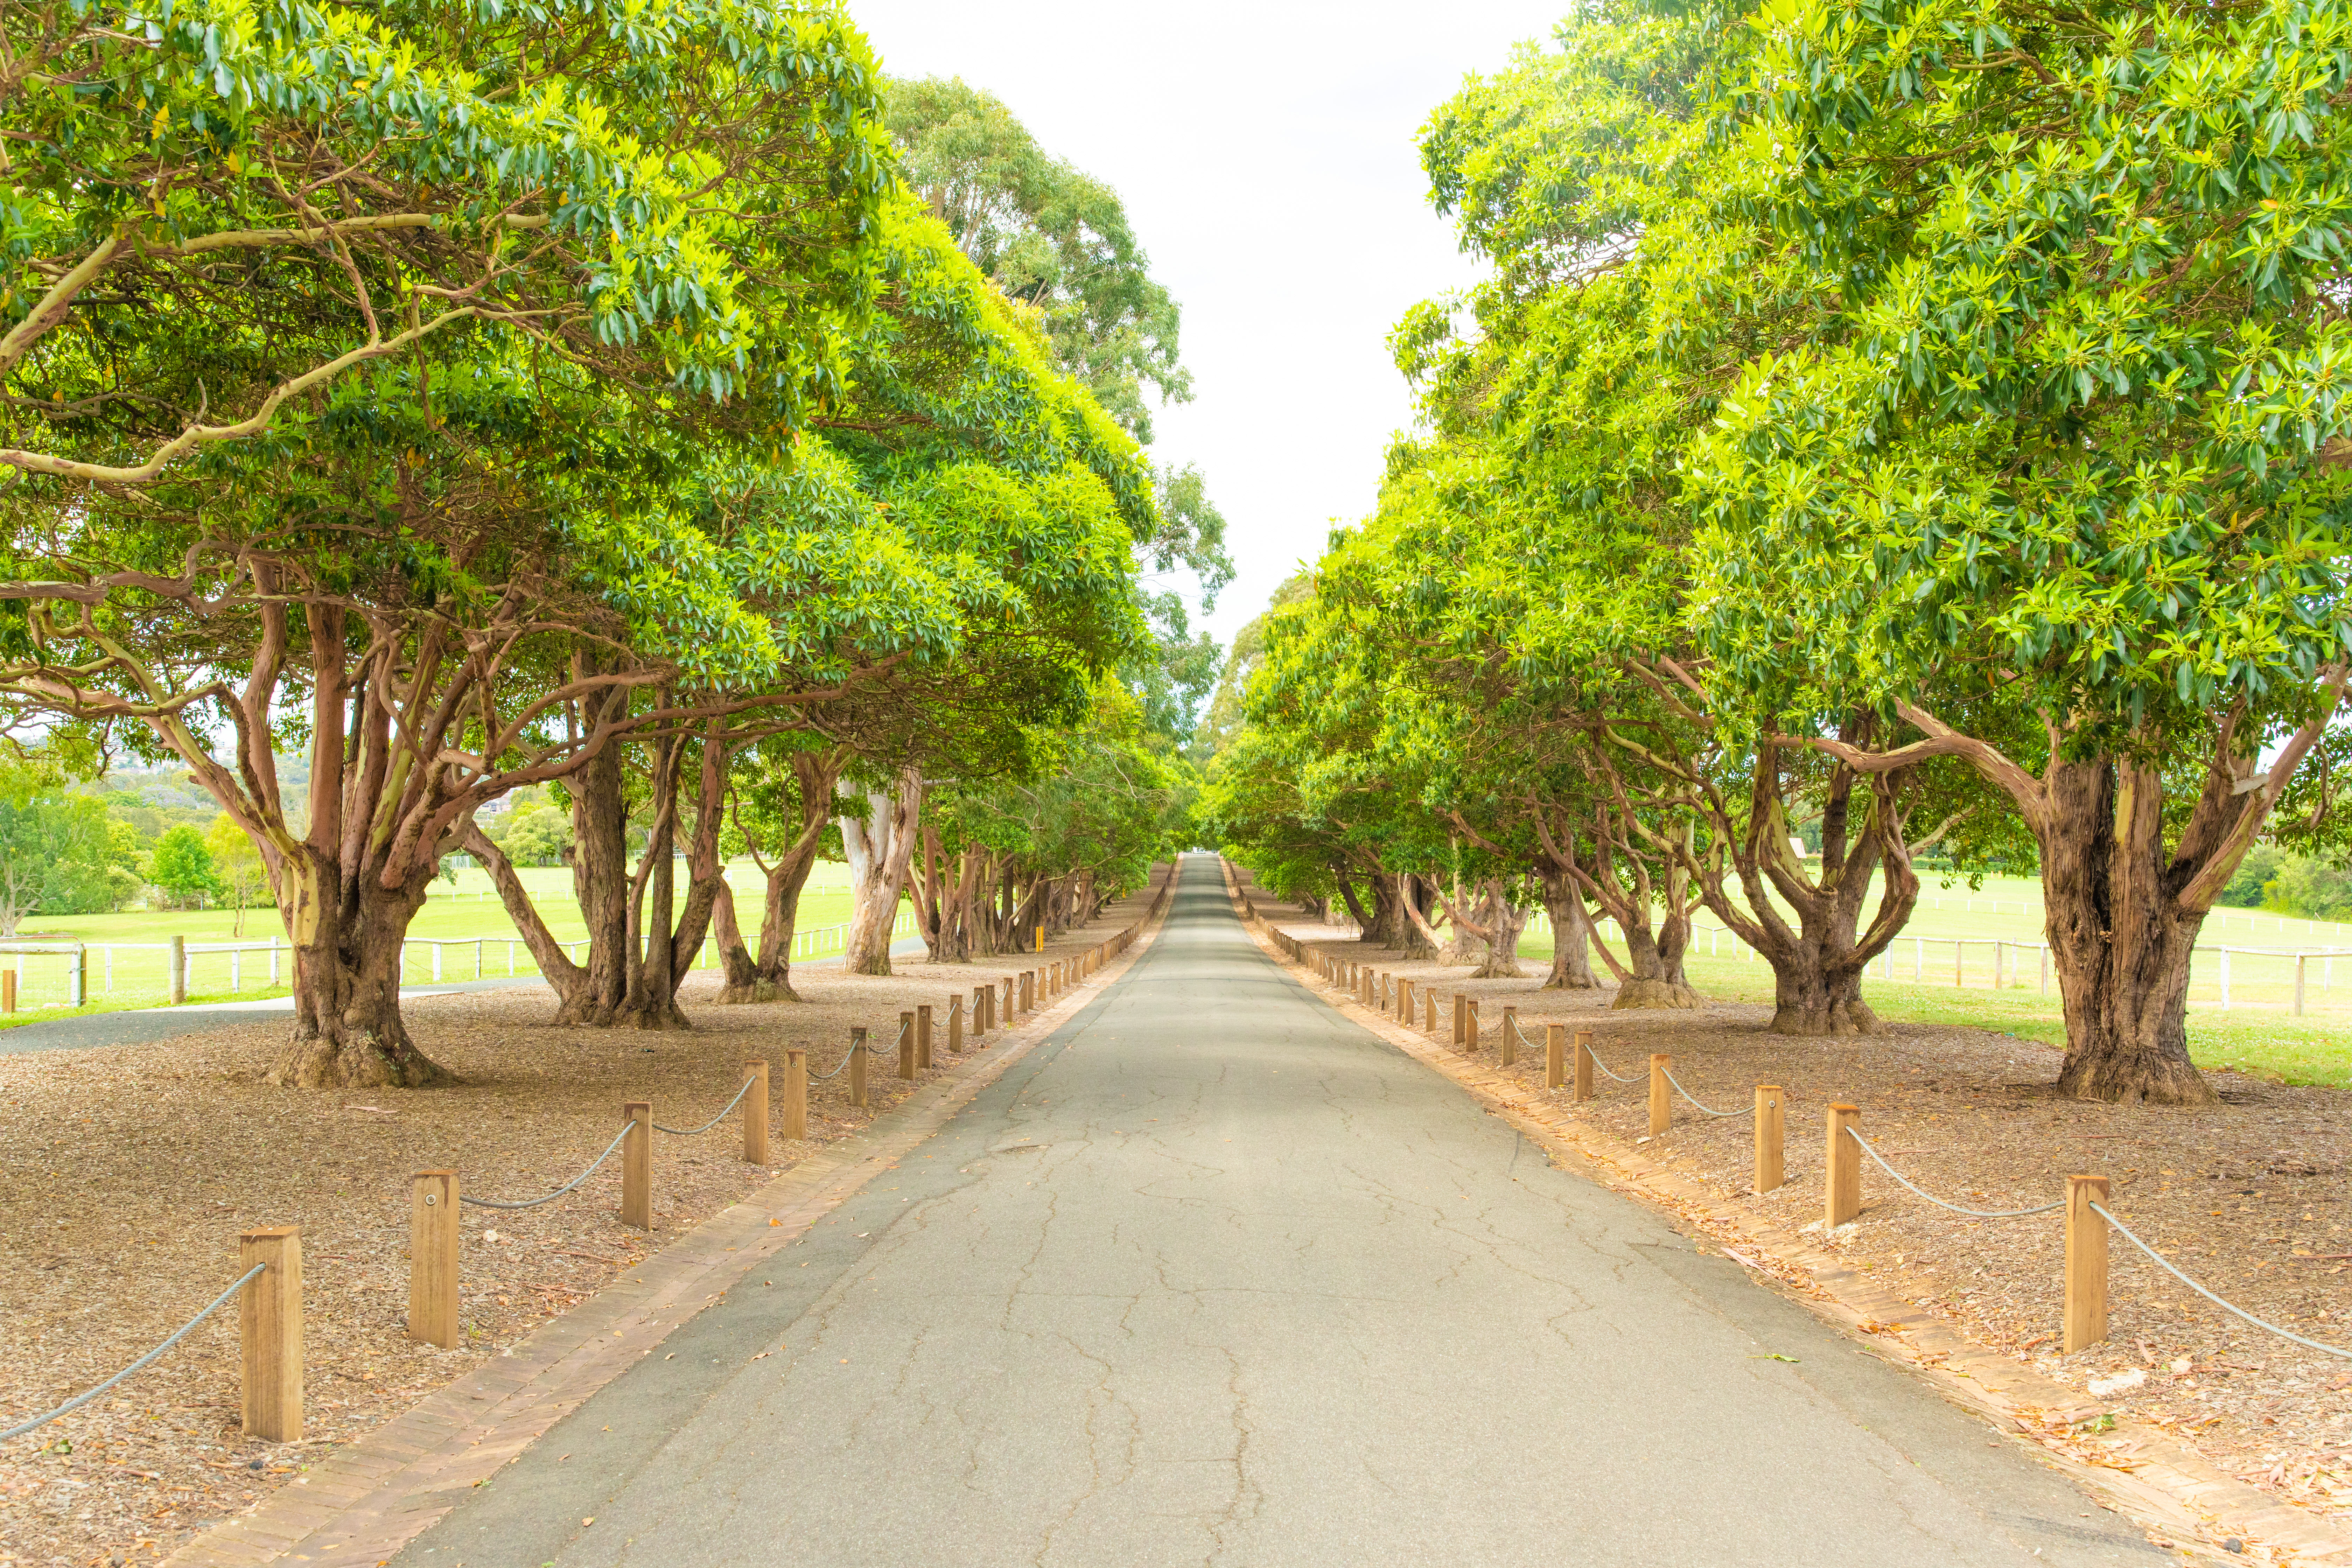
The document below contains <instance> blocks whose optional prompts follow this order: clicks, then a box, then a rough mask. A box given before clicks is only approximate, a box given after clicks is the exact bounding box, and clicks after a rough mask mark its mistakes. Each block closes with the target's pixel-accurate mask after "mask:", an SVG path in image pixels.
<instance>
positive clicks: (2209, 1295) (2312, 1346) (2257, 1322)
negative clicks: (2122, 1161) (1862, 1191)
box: [1864, 1144, 2352, 1361]
mask: <svg viewBox="0 0 2352 1568" xmlns="http://www.w3.org/2000/svg"><path fill="white" fill-rule="evenodd" d="M1864 1147H1865V1148H1867V1147H1868V1145H1867V1144H1865V1145H1864ZM2091 1212H2092V1213H2093V1214H2095V1215H2098V1216H2099V1217H2100V1218H2101V1219H2104V1220H2105V1221H2106V1222H2107V1223H2108V1224H2109V1225H2111V1226H2115V1227H2116V1230H2117V1231H2118V1232H2120V1233H2121V1234H2122V1236H2123V1238H2124V1239H2125V1240H2126V1241H2128V1242H2130V1243H2131V1244H2132V1245H2133V1246H2134V1247H2138V1248H2139V1249H2140V1250H2141V1251H2142V1252H2145V1253H2147V1255H2148V1257H2149V1258H2153V1259H2154V1260H2155V1261H2156V1263H2157V1265H2158V1267H2159V1268H2162V1269H2163V1270H2164V1271H2165V1272H2166V1273H2167V1274H2169V1275H2171V1276H2172V1277H2173V1278H2174V1279H2178V1280H2179V1281H2180V1282H2181V1283H2182V1284H2183V1285H2186V1286H2188V1287H2189V1289H2191V1290H2194V1291H2196V1292H2197V1293H2198V1294H2199V1295H2200V1296H2202V1297H2204V1298H2205V1299H2206V1300H2208V1301H2210V1302H2212V1303H2213V1305H2215V1306H2217V1307H2219V1308H2221V1310H2223V1311H2225V1312H2231V1313H2234V1314H2236V1315H2237V1316H2238V1317H2241V1318H2243V1319H2244V1320H2245V1321H2248V1322H2250V1323H2252V1324H2253V1325H2254V1327H2256V1328H2258V1329H2261V1330H2262V1331H2264V1332H2265V1333H2273V1334H2276V1335H2277V1336H2278V1337H2279V1338H2281V1339H2283V1340H2293V1341H2294V1342H2295V1343H2296V1344H2299V1345H2302V1346H2304V1347H2305V1349H2307V1350H2315V1351H2322V1352H2326V1354H2328V1355H2333V1356H2342V1357H2344V1358H2345V1359H2346V1360H2347V1361H2352V1350H2346V1349H2344V1348H2343V1347H2342V1346H2340V1345H2324V1344H2321V1343H2320V1342H2318V1341H2317V1340H2307V1339H2305V1338H2304V1337H2303V1336H2302V1335H2301V1334H2298V1333H2296V1332H2294V1331H2293V1330H2291V1329H2282V1328H2280V1327H2279V1326H2278V1325H2277V1324H2276V1323H2266V1322H2264V1321H2262V1320H2261V1319H2260V1318H2257V1317H2255V1316H2254V1315H2253V1314H2252V1312H2249V1311H2247V1310H2245V1309H2244V1308H2243V1307H2240V1306H2236V1305H2233V1304H2232V1303H2231V1302H2228V1301H2224V1300H2221V1297H2219V1296H2216V1295H2215V1294H2213V1292H2212V1291H2210V1290H2208V1289H2205V1287H2204V1286H2202V1285H2200V1284H2199V1283H2197V1281H2196V1280H2194V1279H2190V1278H2189V1276H2188V1275H2186V1274H2183V1273H2182V1272H2181V1271H2180V1270H2179V1269H2178V1268H2174V1267H2173V1266H2172V1261H2171V1260H2170V1259H2169V1258H2166V1257H2165V1256H2164V1255H2163V1254H2162V1253H2160V1252H2158V1251H2157V1249H2156V1248H2154V1247H2150V1246H2149V1245H2148V1244H2147V1243H2146V1242H2145V1241H2142V1240H2141V1239H2140V1238H2139V1237H2137V1236H2134V1235H2133V1234H2132V1232H2131V1227H2130V1226H2127V1225H2126V1224H2124V1222H2123V1221H2121V1220H2119V1219H2117V1218H2116V1216H2115V1215H2111V1214H2109V1213H2108V1212H2107V1211H2106V1209H2105V1207H2103V1206H2102V1205H2099V1204H2097V1203H2094V1204H2092V1205H2091Z"/></svg>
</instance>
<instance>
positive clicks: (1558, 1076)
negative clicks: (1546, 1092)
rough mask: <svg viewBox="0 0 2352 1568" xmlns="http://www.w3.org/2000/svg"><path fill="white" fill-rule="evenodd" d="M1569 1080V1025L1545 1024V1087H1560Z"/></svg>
mask: <svg viewBox="0 0 2352 1568" xmlns="http://www.w3.org/2000/svg"><path fill="white" fill-rule="evenodd" d="M1567 1081H1568V1026H1567V1025H1565V1024H1546V1025H1545V1026H1544V1087H1545V1088H1546V1089H1558V1088H1559V1086H1560V1085H1561V1084H1564V1083H1566V1082H1567Z"/></svg>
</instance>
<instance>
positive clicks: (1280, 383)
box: [851, 0, 1557, 638]
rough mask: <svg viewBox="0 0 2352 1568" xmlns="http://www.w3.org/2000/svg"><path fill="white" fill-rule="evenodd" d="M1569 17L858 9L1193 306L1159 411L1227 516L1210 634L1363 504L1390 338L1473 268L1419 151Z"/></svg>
mask: <svg viewBox="0 0 2352 1568" xmlns="http://www.w3.org/2000/svg"><path fill="white" fill-rule="evenodd" d="M1556 10H1557V7H1556V6H1551V5H1535V4H1528V3H1527V0H1517V3H1504V0H1461V3H1460V4H1457V5H1450V6H1448V7H1446V10H1445V14H1444V26H1432V18H1431V14H1430V13H1429V11H1428V10H1427V8H1426V7H1411V8H1408V7H1406V6H1403V5H1395V4H1391V3H1389V0H1370V3H1365V4H1352V5H1299V4H1287V3H1284V0H1272V3H1265V0H1260V3H1256V4H1238V3H1234V0H1207V3H1204V4H1197V5H1183V6H1172V5H1150V6H1106V5H1097V4H1085V3H1081V0H1020V3H999V4H994V5H959V4H949V3H947V0H852V5H851V14H852V15H853V16H855V18H856V21H857V24H858V26H861V27H863V28H864V29H865V31H866V36H867V37H869V38H870V39H871V40H872V41H873V44H874V47H875V49H876V51H877V53H878V54H879V55H880V56H881V57H882V65H883V68H884V69H885V70H887V71H888V72H889V73H890V74H891V75H893V76H902V77H904V76H927V75H941V76H961V77H962V78H963V79H965V80H966V81H969V82H971V84H972V85H974V86H976V87H982V88H985V89H988V90H990V91H992V92H993V93H995V94H996V95H997V96H998V97H1000V98H1002V99H1003V100H1004V101H1005V103H1006V104H1007V105H1008V106H1009V107H1010V108H1011V109H1012V110H1013V112H1014V113H1015V114H1017V115H1019V116H1020V117H1021V120H1022V121H1023V122H1024V124H1026V125H1027V126H1028V127H1029V129H1030V130H1031V131H1032V132H1034V133H1035V134H1036V136H1037V138H1038V140H1039V141H1040V142H1043V143H1044V144H1045V147H1046V148H1047V149H1048V150H1050V151H1051V152H1052V153H1055V155H1056V156H1058V157H1062V158H1066V159H1068V160H1069V161H1070V162H1071V163H1075V164H1076V165H1077V166H1078V167H1079V168H1081V169H1084V170H1086V171H1087V173H1089V174H1094V175H1097V177H1099V178H1101V179H1104V180H1107V181H1108V182H1109V183H1110V184H1112V185H1114V186H1116V187H1117V188H1118V193H1119V195H1120V196H1121V197H1122V198H1124V200H1125V201H1126V203H1127V210H1128V214H1129V217H1130V218H1131V219H1132V220H1133V222H1134V224H1135V228H1136V232H1137V234H1138V235H1139V237H1140V238H1141V239H1142V241H1143V244H1144V247H1146V249H1147V250H1149V252H1150V257H1151V269H1152V273H1153V275H1154V276H1155V277H1157V278H1159V279H1160V280H1161V281H1162V282H1164V283H1166V284H1167V285H1168V287H1169V289H1170V290H1171V292H1172V293H1174V295H1175V296H1176V299H1177V300H1178V301H1179V302H1180V303H1181V305H1182V307H1183V311H1184V319H1183V336H1182V348H1183V354H1184V363H1186V364H1187V365H1188V366H1189V367H1190V368H1191V369H1192V374H1193V382H1194V399H1193V401H1192V403H1191V404H1190V405H1186V406H1183V407H1179V408H1171V409H1169V410H1166V411H1165V412H1164V413H1156V414H1155V415H1154V416H1153V423H1154V426H1156V432H1155V433H1156V435H1157V437H1158V439H1157V441H1156V443H1155V445H1154V447H1153V456H1154V458H1156V459H1157V460H1158V461H1160V462H1161V463H1175V464H1178V465H1180V466H1181V465H1182V464H1185V463H1196V464H1198V465H1199V466H1200V468H1201V470H1202V474H1203V475H1204V476H1205V477H1206V479H1207V480H1208V483H1209V489H1210V493H1211V495H1212V496H1213V498H1214V499H1215V500H1216V502H1217V504H1218V506H1219V507H1221V508H1222V509H1223V511H1224V513H1225V516H1226V518H1227V520H1228V524H1229V526H1228V530H1227V534H1226V542H1227V544H1228V546H1229V547H1230V548H1231V550H1232V552H1233V556H1234V563H1235V565H1236V566H1237V567H1238V568H1239V573H1240V574H1239V576H1238V577H1237V578H1236V579H1235V581H1234V585H1233V586H1232V587H1231V588H1230V589H1228V590H1226V592H1225V593H1224V594H1223V595H1222V596H1221V597H1220V598H1219V600H1218V603H1217V608H1216V611H1215V613H1214V614H1213V615H1212V616H1208V617H1207V618H1206V623H1205V624H1206V625H1207V626H1209V627H1210V628H1211V629H1212V630H1213V631H1214V632H1215V633H1216V634H1217V635H1218V637H1220V638H1226V637H1231V636H1232V635H1233V633H1234V630H1235V629H1236V628H1238V627H1239V626H1241V625H1242V623H1243V622H1244V621H1246V620H1248V619H1249V618H1250V616H1254V615H1255V614H1256V613H1257V612H1258V611H1259V610H1261V609H1263V608H1264V607H1265V602H1266V598H1267V596H1268V595H1270V594H1272V593H1273V591H1274V589H1275V587H1276V584H1279V583H1280V582H1281V581H1282V580H1283V578H1285V577H1286V576H1287V575H1289V574H1290V573H1291V572H1292V571H1293V570H1295V569H1296V566H1297V562H1298V561H1299V560H1301V559H1302V558H1304V559H1307V560H1312V559H1313V558H1314V557H1316V556H1318V555H1319V554H1320V553H1322V550H1323V542H1324V534H1325V531H1326V529H1327V527H1328V522H1329V520H1330V519H1332V518H1335V517H1337V518H1339V519H1342V520H1344V521H1357V520H1359V519H1360V518H1361V517H1362V516H1363V515H1364V514H1365V513H1366V512H1368V511H1370V510H1371V506H1372V502H1373V492H1374V490H1375V489H1376V487H1377V485H1378V483H1379V479H1380V474H1381V452H1382V450H1383V449H1384V448H1385V447H1386V445H1387V442H1388V437H1389V433H1390V432H1391V430H1394V429H1396V428H1397V427H1399V426H1403V425H1405V424H1406V423H1408V421H1409V420H1410V419H1411V416H1412V407H1411V401H1410V399H1409V397H1408V396H1407V395H1406V390H1405V386H1404V384H1403V382H1402V380H1401V379H1400V378H1399V376H1398V375H1397V374H1396V371H1395V369H1394V367H1393V366H1392V365H1391V363H1389V360H1388V356H1387V353H1386V352H1385V350H1384V349H1383V347H1382V343H1383V342H1384V340H1385V339H1386V337H1387V335H1388V331H1389V328H1390V327H1391V325H1393V324H1394V322H1395V321H1396V319H1397V318H1398V317H1399V316H1401V315H1402V314H1403V312H1404V311H1405V310H1406V309H1407V308H1408V307H1410V306H1411V305H1412V304H1413V303H1415V302H1416V301H1418V300H1423V299H1426V298H1428V297H1429V296H1430V295H1432V294H1434V293H1437V292H1439V291H1441V290H1443V289H1449V288H1453V287H1455V286H1457V285H1460V284H1465V283H1467V282H1469V281H1471V280H1472V279H1473V278H1474V277H1475V276H1476V272H1477V269H1476V268H1474V266H1473V264H1472V263H1471V261H1470V260H1469V258H1465V257H1463V256H1461V255H1460V254H1459V253H1458V252H1457V251H1456V250H1455V248H1454V229H1453V226H1452V225H1451V224H1450V223H1448V222H1447V221H1445V220H1444V219H1443V218H1441V217H1439V216H1438V215H1437V214H1435V213H1434V212H1433V211H1431V210H1430V206H1429V202H1428V182H1427V180H1426V179H1425V178H1424V177H1423V174H1422V172H1421V166H1420V163H1419V162H1418V161H1417V159H1416V156H1415V153H1414V149H1413V141H1412V138H1413V133H1414V132H1415V131H1416V130H1417V129H1418V128H1419V127H1420V124H1421V121H1422V120H1423V116H1425V115H1426V114H1427V113H1428V112H1429V110H1430V108H1431V106H1432V105H1433V104H1436V103H1439V102H1442V101H1444V100H1445V99H1447V98H1448V97H1450V96H1452V94H1453V93H1454V91H1455V90H1456V89H1458V88H1459V86H1460V85H1461V79H1462V76H1463V74H1464V73H1465V71H1472V70H1479V71H1491V70H1496V69H1499V68H1502V67H1503V66H1504V65H1505V64H1506V62H1507V59H1508V58H1509V50H1510V46H1511V45H1512V44H1513V43H1514V42H1516V41H1517V40H1519V39H1522V38H1531V37H1545V36H1548V35H1549V31H1550V28H1551V25H1552V23H1553V21H1554V20H1555V19H1556V15H1555V14H1556Z"/></svg>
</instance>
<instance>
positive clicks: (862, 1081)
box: [849, 1029, 867, 1110]
mask: <svg viewBox="0 0 2352 1568" xmlns="http://www.w3.org/2000/svg"><path fill="white" fill-rule="evenodd" d="M866 1055H867V1052H866V1031H865V1030H863V1029H852V1030H850V1031H849V1103H850V1104H852V1105H854V1106H856V1107H857V1108H858V1109H859V1110H865V1109H866Z"/></svg>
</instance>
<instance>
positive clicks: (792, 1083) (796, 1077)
mask: <svg viewBox="0 0 2352 1568" xmlns="http://www.w3.org/2000/svg"><path fill="white" fill-rule="evenodd" d="M767 1079H768V1064H767V1063H765V1062H761V1064H760V1083H759V1085H758V1087H757V1088H755V1089H752V1091H751V1092H752V1093H754V1094H759V1095H762V1096H763V1097H764V1094H765V1091H766V1089H767V1087H768V1082H767ZM807 1136H808V1047H806V1046H805V1045H800V1046H787V1047H784V1142H787V1143H798V1142H801V1141H803V1139H805V1138H807Z"/></svg>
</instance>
